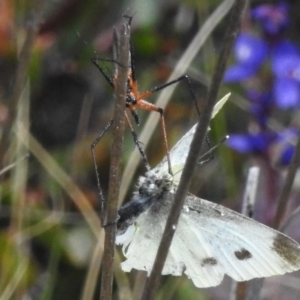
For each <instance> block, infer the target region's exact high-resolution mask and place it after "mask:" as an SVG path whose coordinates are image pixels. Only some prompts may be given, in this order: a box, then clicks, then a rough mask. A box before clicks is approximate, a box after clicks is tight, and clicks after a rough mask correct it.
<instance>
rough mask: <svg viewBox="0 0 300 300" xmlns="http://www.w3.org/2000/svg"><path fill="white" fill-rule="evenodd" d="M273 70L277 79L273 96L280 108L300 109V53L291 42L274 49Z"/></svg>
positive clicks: (282, 43)
mask: <svg viewBox="0 0 300 300" xmlns="http://www.w3.org/2000/svg"><path fill="white" fill-rule="evenodd" d="M271 68H272V71H273V73H274V76H275V79H274V83H273V94H274V98H275V101H276V104H277V106H278V107H279V108H282V109H286V108H293V107H300V52H299V49H298V47H297V46H296V45H295V44H293V43H291V42H286V41H284V42H281V43H279V44H277V45H276V46H275V47H274V49H273V54H272V59H271Z"/></svg>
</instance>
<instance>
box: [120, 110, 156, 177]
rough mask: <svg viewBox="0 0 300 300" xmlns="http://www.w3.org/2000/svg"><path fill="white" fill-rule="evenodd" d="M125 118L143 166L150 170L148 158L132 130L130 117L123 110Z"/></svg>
mask: <svg viewBox="0 0 300 300" xmlns="http://www.w3.org/2000/svg"><path fill="white" fill-rule="evenodd" d="M125 120H126V122H127V124H128V126H129V128H130V131H131V134H132V137H133V141H134V143H135V145H136V146H137V148H138V149H139V152H140V154H141V156H142V159H143V162H144V166H145V168H146V169H147V171H150V165H149V163H148V159H147V156H146V153H145V152H144V150H143V149H142V148H141V145H140V141H139V140H138V137H137V134H136V133H135V131H134V130H133V127H132V124H131V122H130V119H129V117H128V115H127V113H126V112H125Z"/></svg>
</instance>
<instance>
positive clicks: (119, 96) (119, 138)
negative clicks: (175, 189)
mask: <svg viewBox="0 0 300 300" xmlns="http://www.w3.org/2000/svg"><path fill="white" fill-rule="evenodd" d="M129 35H130V32H129V27H128V24H127V23H124V24H123V28H122V32H121V35H120V48H119V51H118V53H119V59H118V60H119V62H120V65H121V66H129ZM127 71H128V70H127V68H125V67H120V66H118V74H117V75H118V76H117V81H116V90H115V97H116V106H115V112H114V118H113V119H114V124H113V141H112V148H111V163H110V176H109V188H108V203H107V205H106V207H107V212H106V222H107V223H110V222H112V224H111V225H108V226H106V227H105V241H104V253H103V263H102V267H103V269H102V277H101V291H100V299H101V300H110V299H111V297H112V282H113V263H114V252H115V237H116V222H115V221H116V220H117V215H118V197H119V190H120V180H121V156H122V147H123V132H124V110H125V97H126V86H127Z"/></svg>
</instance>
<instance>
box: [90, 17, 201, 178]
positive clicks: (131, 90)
mask: <svg viewBox="0 0 300 300" xmlns="http://www.w3.org/2000/svg"><path fill="white" fill-rule="evenodd" d="M124 17H125V18H127V19H128V26H130V24H131V21H132V17H130V16H124ZM133 53H134V49H133V44H132V42H131V40H130V66H128V80H127V94H126V99H125V102H126V103H125V106H126V108H127V109H128V110H129V111H130V113H131V114H132V116H133V119H134V121H135V123H136V124H137V125H140V119H139V116H138V114H137V112H136V110H137V109H141V110H146V111H154V112H158V113H159V115H160V121H161V127H162V133H163V139H164V145H165V148H166V155H167V159H168V167H169V170H168V171H169V173H171V172H172V171H171V164H170V160H169V148H168V141H167V133H166V126H165V118H164V110H163V109H162V108H161V107H158V106H156V105H155V104H152V103H151V102H148V101H147V100H145V99H146V98H148V97H149V96H151V95H153V94H154V93H156V92H158V91H160V90H162V89H164V88H166V87H168V86H170V85H173V84H176V83H178V82H181V81H186V82H187V84H188V87H189V91H190V93H191V98H192V100H193V101H194V104H195V106H196V109H197V112H198V114H199V109H198V106H197V103H196V98H195V95H194V93H193V90H192V88H191V83H190V79H189V77H188V75H182V76H180V77H178V78H176V79H174V80H172V81H170V82H167V83H164V84H161V85H158V86H155V87H153V88H151V89H149V90H147V91H145V92H142V93H140V92H139V90H138V84H137V79H136V74H135V63H134V57H133ZM101 61H110V62H114V63H117V64H118V62H117V61H116V60H110V59H101V58H92V62H93V63H94V65H95V66H96V67H97V68H98V69H99V71H100V72H101V74H102V75H103V76H104V78H105V79H106V81H107V82H108V83H109V84H110V86H111V87H112V88H114V87H115V81H116V79H117V74H115V75H114V76H109V75H107V74H106V72H105V71H104V69H103V68H102V66H101V65H100V64H99V62H101ZM123 67H126V66H123ZM125 120H126V123H127V124H128V126H129V128H130V130H131V133H132V136H133V139H134V142H135V144H136V146H137V147H138V149H139V151H140V153H141V155H142V158H143V161H144V165H145V167H146V169H147V170H148V171H149V170H150V167H149V164H148V162H147V158H146V155H145V153H144V151H143V149H142V148H141V147H140V142H139V141H138V138H137V135H136V133H135V131H134V129H133V126H132V124H131V121H130V119H129V117H128V115H127V112H126V111H125ZM98 141H99V139H96V141H95V142H94V143H93V145H94V146H93V147H92V151H93V148H94V147H95V146H96V144H97V142H98Z"/></svg>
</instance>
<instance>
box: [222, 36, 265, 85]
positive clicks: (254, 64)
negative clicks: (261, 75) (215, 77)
mask: <svg viewBox="0 0 300 300" xmlns="http://www.w3.org/2000/svg"><path fill="white" fill-rule="evenodd" d="M267 52H268V47H267V44H266V42H265V41H263V40H262V39H259V38H257V37H254V36H252V35H250V34H245V33H244V34H240V35H239V36H238V37H237V39H236V43H235V46H234V55H235V58H236V60H237V62H238V63H237V64H236V65H234V66H231V67H230V68H229V69H228V70H227V71H226V73H225V77H224V81H225V82H236V81H242V80H245V79H248V78H250V77H252V76H253V75H255V74H256V72H257V71H258V69H259V67H260V66H261V64H262V62H263V61H264V60H265V58H266V56H267Z"/></svg>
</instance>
